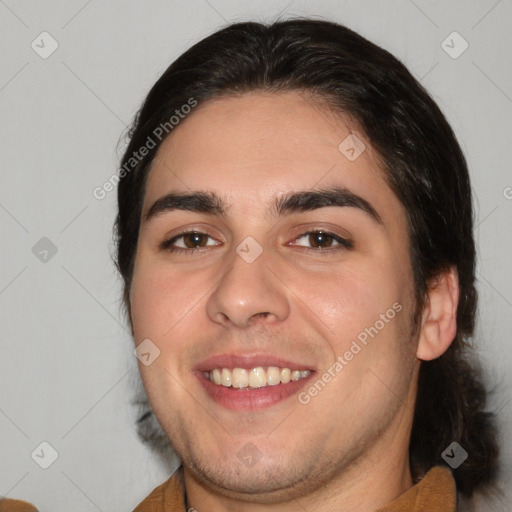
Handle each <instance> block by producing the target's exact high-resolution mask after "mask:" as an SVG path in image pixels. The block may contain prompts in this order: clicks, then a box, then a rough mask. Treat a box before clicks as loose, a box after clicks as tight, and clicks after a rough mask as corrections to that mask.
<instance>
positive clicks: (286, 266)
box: [131, 92, 458, 512]
mask: <svg viewBox="0 0 512 512" xmlns="http://www.w3.org/2000/svg"><path fill="white" fill-rule="evenodd" d="M349 127H351V128H349ZM351 132H352V133H355V134H356V136H357V137H358V138H359V139H360V140H361V141H363V142H364V144H365V146H366V149H365V150H364V151H363V153H362V154H361V155H360V156H359V157H358V158H357V159H356V160H354V161H350V160H349V159H348V158H347V157H346V156H345V155H344V154H343V153H342V152H341V151H340V150H339V149H338V146H339V144H340V143H341V142H342V141H343V140H344V139H345V138H346V137H347V136H348V135H349V134H350V133H351ZM332 185H336V186H340V187H343V188H345V189H348V190H350V191H352V192H354V193H355V194H357V195H359V196H361V197H363V198H364V199H365V200H366V201H368V202H369V203H370V204H371V205H372V206H373V208H374V209H375V210H376V211H377V213H378V214H379V216H380V217H381V219H382V223H378V222H376V221H375V220H374V219H372V218H371V217H370V216H369V215H368V214H367V213H365V212H363V211H361V210H360V209H357V208H353V207H333V206H331V207H325V208H321V209H317V210H314V211H308V212H299V213H292V214H290V215H285V216H283V217H275V216H273V215H272V214H271V213H270V209H269V205H270V204H271V203H272V201H273V199H274V198H275V197H279V196H281V195H282V194H284V193H287V192H294V191H303V190H312V189H315V188H320V187H322V188H323V187H328V186H332ZM199 190H200V191H212V192H215V193H217V194H219V195H220V196H222V197H223V198H224V199H225V201H226V202H227V203H228V204H229V205H230V209H229V212H228V214H227V215H226V216H225V217H219V216H215V215H208V214H204V213H197V212H190V211H178V210H174V211H170V212H166V213H164V214H162V215H159V216H156V217H154V218H152V219H151V220H149V221H148V222H142V224H141V229H140V233H139V243H138V247H137V254H136V260H135V271H134V279H133V283H132V288H131V304H132V314H133V330H134V337H135V341H136V343H137V344H139V343H141V342H142V340H144V339H147V338H149V339H150V340H152V342H153V343H154V344H155V345H157V346H158V348H159V350H160V351H161V353H160V356H159V357H158V358H157V359H156V360H155V361H154V362H153V363H152V364H151V365H149V366H144V365H142V364H140V363H139V366H140V371H141V375H142V379H143V382H144V385H145V388H146V391H147V394H148V397H149V400H150V403H151V405H152V407H153V410H154V412H155V414H156V416H157V418H158V419H159V421H160V423H161V425H162V427H163V429H164V430H165V432H166V434H167V435H168V436H169V438H170V439H171V441H172V443H173V446H174V448H175V450H176V451H177V453H178V454H179V456H180V458H181V460H182V461H183V465H184V468H185V482H186V487H187V494H188V499H189V506H193V507H194V508H196V509H197V510H198V511H199V512H201V511H202V510H215V511H223V510H238V511H253V510H268V511H273V510H280V511H287V510H297V509H300V507H301V506H302V507H304V509H305V510H317V511H324V510H325V511H327V510H342V509H344V510H345V509H346V510H351V511H361V512H363V511H373V510H375V509H377V508H378V507H380V506H383V505H385V504H386V503H388V502H389V501H391V500H392V499H394V498H396V497H397V496H399V495H400V494H402V493H403V492H405V491H406V490H407V489H408V488H410V487H411V485H413V482H412V480H411V475H410V470H409V463H408V444H409V435H410V429H411V422H412V414H413V409H414V398H415V394H416V382H417V376H418V370H419V364H420V361H419V356H421V358H422V359H425V360H427V359H433V358H435V357H438V356H439V355H441V354H442V353H443V352H444V351H445V350H446V349H447V347H448V346H449V344H450V342H451V341H452V339H453V336H454V334H455V310H456V304H457V300H458V286H457V276H456V274H455V272H454V271H449V272H447V273H446V274H443V275H441V276H440V277H439V279H438V280H437V281H436V283H435V286H434V285H433V287H432V290H431V300H430V301H427V306H426V308H425V310H424V312H423V318H422V325H421V327H420V331H419V334H418V336H416V337H415V338H414V339H412V338H411V332H412V325H411V317H412V314H413V311H414V304H413V300H412V298H413V280H412V269H411V262H410V258H409V240H408V236H407V225H406V219H405V214H404V211H403V208H402V206H401V204H400V203H399V201H398V200H397V198H396V197H395V196H394V194H393V193H392V191H391V190H390V188H389V187H388V185H387V184H386V182H385V180H384V178H383V172H382V170H381V168H380V166H379V163H378V158H377V155H376V154H375V153H374V151H373V149H372V147H371V145H370V143H369V141H368V140H366V139H365V137H364V135H363V134H361V133H360V132H358V131H357V130H356V128H355V127H354V123H348V119H342V118H340V116H335V115H334V114H333V113H331V112H330V111H329V110H328V109H326V108H321V107H320V106H319V104H318V103H317V102H313V101H312V100H311V98H308V97H306V96H304V95H303V94H301V93H299V92H288V93H281V94H263V93H259V92H258V93H250V94H244V95H241V96H237V97H226V98H218V99H215V100H210V101H208V102H206V103H204V104H202V105H200V106H198V107H197V108H196V109H195V110H194V111H193V113H192V114H190V115H189V116H188V117H187V118H186V119H185V120H184V121H182V122H181V124H180V125H179V126H178V127H177V128H175V129H174V131H173V132H172V134H171V135H170V136H169V137H168V138H167V140H166V141H165V142H164V143H163V145H162V146H161V148H160V149H159V151H158V153H157V156H156V158H155V161H154V162H153V167H152V169H151V171H150V175H149V177H148V183H147V189H146V194H145V200H144V207H143V216H144V215H145V213H146V212H147V211H148V209H149V208H150V207H151V205H152V204H153V203H154V202H155V201H156V200H157V199H159V198H160V197H161V196H163V195H165V194H166V193H169V192H191V191H199ZM185 228H186V229H189V228H195V229H196V230H197V231H200V232H203V233H206V234H207V235H208V237H211V238H208V237H206V238H205V239H204V240H205V241H203V242H202V244H203V247H202V248H201V249H200V250H197V251H196V252H194V253H192V254H187V253H184V252H181V253H180V252H174V253H173V252H169V251H168V250H165V249H163V248H161V247H160V244H161V243H162V242H164V241H165V240H168V239H170V238H172V237H173V236H176V235H178V234H179V233H181V232H182V231H183V230H184V229H185ZM314 228H315V229H316V228H323V229H324V230H326V231H329V232H334V233H335V234H336V235H338V236H341V237H343V238H347V239H349V240H350V241H351V242H352V244H353V247H352V248H350V249H347V248H344V247H343V246H340V245H337V243H336V241H334V240H329V239H328V240H327V242H320V243H319V242H318V241H317V242H316V243H317V245H316V246H315V239H314V237H313V239H311V237H309V235H307V234H306V235H305V236H302V235H303V233H308V231H310V230H311V229H314ZM248 236H251V237H253V238H254V239H255V240H256V241H257V242H258V243H259V245H260V246H261V248H262V251H263V252H262V253H261V255H260V256H259V257H258V258H257V259H256V260H255V261H254V262H252V263H247V262H246V261H245V260H244V259H243V258H242V257H240V256H239V254H238V253H237V252H236V248H237V246H238V245H239V244H240V243H241V242H242V241H243V240H244V239H245V238H246V237H248ZM184 241H185V240H184V239H183V238H181V239H179V240H177V241H176V243H175V245H178V247H181V248H184V247H186V246H185V245H184ZM188 243H189V244H190V240H188ZM322 243H323V245H324V248H321V249H318V248H317V247H318V245H322ZM329 244H331V247H329ZM196 245H197V244H196ZM191 246H192V245H191ZM325 247H327V248H325ZM184 250H185V249H184ZM189 251H190V249H189ZM396 303H398V304H399V305H400V306H401V307H402V308H401V311H400V312H398V313H396V315H395V316H394V318H393V319H392V320H390V321H389V322H387V323H385V326H384V327H383V328H382V329H380V330H379V332H378V334H377V335H376V336H375V337H374V338H369V341H368V343H367V345H366V346H362V349H361V350H360V351H359V352H358V353H357V355H355V356H354V357H353V359H352V360H351V361H347V364H346V366H344V368H343V370H342V371H339V372H338V373H336V377H334V378H332V379H331V381H330V382H329V384H328V385H327V386H325V388H323V389H322V390H321V391H320V392H319V393H318V394H317V395H316V396H314V397H313V398H311V400H310V401H309V403H307V404H306V405H303V404H301V403H300V402H299V401H298V400H297V395H294V396H292V397H289V398H287V399H286V400H283V401H281V402H279V403H277V404H274V405H272V406H271V407H267V408H265V409H262V410H258V411H233V410H229V409H226V408H224V407H222V406H221V405H219V404H217V403H216V402H214V401H213V400H212V399H210V398H209V396H208V395H207V394H206V392H205V391H204V389H203V388H202V386H201V385H200V383H199V381H198V379H197V376H196V375H195V374H194V372H193V371H192V368H193V367H194V366H195V365H197V364H198V363H200V362H201V361H203V360H204V359H206V358H207V357H210V356H212V355H216V354H220V353H254V352H263V353H270V354H273V355H275V356H280V357H283V358H285V359H288V360H291V361H295V362H298V363H301V364H302V365H303V367H304V369H312V370H314V371H315V372H317V374H316V375H315V379H313V382H314V381H316V380H317V378H321V376H322V374H324V373H325V372H326V371H327V369H328V368H329V367H332V365H333V363H334V362H335V359H336V357H337V356H339V355H342V356H343V354H344V353H345V352H346V351H347V350H349V349H350V346H351V343H352V342H353V340H355V339H356V338H357V336H358V334H359V333H361V332H362V331H364V329H365V328H369V327H370V326H374V325H375V324H376V321H378V320H379V319H380V318H381V316H380V315H382V314H385V313H386V311H387V310H389V309H390V308H392V306H393V304H396ZM260 313H268V314H267V315H261V314H260ZM308 387H309V386H308ZM306 390H307V388H306ZM247 443H251V444H250V445H248V444H247ZM247 446H249V447H250V448H247ZM244 447H245V449H246V450H247V449H250V450H253V453H257V454H258V457H259V460H258V461H257V462H256V463H255V464H254V465H253V466H250V467H249V466H247V465H246V464H244V463H243V461H242V460H241V459H240V458H239V457H238V456H237V454H238V452H239V451H240V450H241V449H244Z"/></svg>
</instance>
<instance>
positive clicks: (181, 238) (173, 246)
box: [161, 231, 218, 253]
mask: <svg viewBox="0 0 512 512" xmlns="http://www.w3.org/2000/svg"><path fill="white" fill-rule="evenodd" d="M209 241H211V242H213V243H209ZM212 245H213V246H214V245H218V244H217V242H216V240H214V239H213V238H212V237H211V236H210V235H208V234H206V233H201V232H200V231H187V232H184V233H180V234H179V235H176V236H174V237H172V238H171V239H170V240H165V241H164V242H162V244H161V247H162V249H165V250H167V251H170V252H179V251H182V252H187V253H191V252H194V250H196V249H201V248H203V247H209V246H212Z"/></svg>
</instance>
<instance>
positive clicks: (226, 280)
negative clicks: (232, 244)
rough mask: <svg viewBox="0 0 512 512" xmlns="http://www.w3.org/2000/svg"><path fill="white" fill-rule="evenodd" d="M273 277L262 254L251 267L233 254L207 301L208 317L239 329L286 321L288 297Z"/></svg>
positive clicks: (280, 283) (272, 271) (281, 284)
mask: <svg viewBox="0 0 512 512" xmlns="http://www.w3.org/2000/svg"><path fill="white" fill-rule="evenodd" d="M276 274H277V272H276V270H274V269H271V267H270V262H269V258H267V257H266V254H265V251H263V253H262V254H261V255H260V256H259V257H258V258H257V259H256V260H255V261H253V262H252V263H247V262H246V261H245V260H244V259H243V258H241V257H240V256H239V255H238V253H236V252H233V255H232V257H231V258H230V259H229V261H226V265H225V269H223V273H222V277H221V279H220V281H219V282H218V284H217V286H216V288H215V289H214V291H213V292H212V294H211V295H210V297H209V298H208V302H207V304H206V309H207V315H208V317H209V318H210V320H212V321H213V322H216V323H218V324H221V325H223V326H225V327H233V326H235V327H238V328H245V327H248V326H249V325H252V324H257V323H264V324H266V325H269V324H273V323H276V322H279V321H283V320H285V319H286V318H287V317H288V315H289V312H290V304H289V297H288V296H287V295H286V290H287V288H286V286H285V285H284V284H283V283H282V281H281V280H279V279H278V278H277V277H276Z"/></svg>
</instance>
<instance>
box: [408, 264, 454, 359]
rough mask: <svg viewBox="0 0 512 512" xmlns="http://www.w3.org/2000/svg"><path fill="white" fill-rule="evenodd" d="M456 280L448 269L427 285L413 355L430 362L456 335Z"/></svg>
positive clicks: (443, 350) (451, 270)
mask: <svg viewBox="0 0 512 512" xmlns="http://www.w3.org/2000/svg"><path fill="white" fill-rule="evenodd" d="M458 303H459V278H458V275H457V270H456V269H455V268H454V267H452V268H450V269H449V270H446V271H443V272H441V273H440V274H439V275H438V276H437V277H436V278H435V279H434V280H433V282H432V283H431V284H430V286H429V290H428V297H427V301H426V305H425V309H424V310H423V316H422V325H421V331H420V336H419V340H418V350H417V353H416V356H417V357H418V359H421V360H423V361H430V360H432V359H436V358H437V357H439V356H441V355H442V354H444V352H445V351H446V350H447V349H448V347H449V346H450V344H451V343H452V341H453V339H454V338H455V334H456V332H457V306H458Z"/></svg>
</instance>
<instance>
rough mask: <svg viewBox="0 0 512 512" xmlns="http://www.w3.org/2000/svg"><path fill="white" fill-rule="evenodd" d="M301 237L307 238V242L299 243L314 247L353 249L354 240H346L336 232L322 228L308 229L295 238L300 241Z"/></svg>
mask: <svg viewBox="0 0 512 512" xmlns="http://www.w3.org/2000/svg"><path fill="white" fill-rule="evenodd" d="M301 239H305V240H306V244H303V243H299V244H298V245H300V246H303V247H304V246H305V247H309V248H312V249H331V248H332V249H351V248H352V246H353V245H352V242H350V241H349V240H346V239H345V238H342V237H341V236H338V235H336V234H334V233H329V232H326V231H321V230H318V231H308V232H307V233H304V234H302V235H301V236H299V237H297V238H296V239H295V240H296V241H299V240H301Z"/></svg>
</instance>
